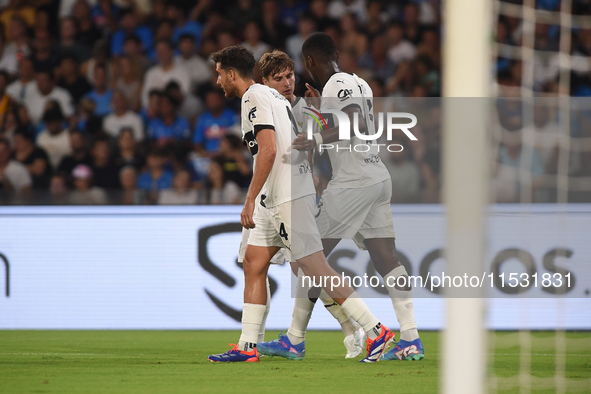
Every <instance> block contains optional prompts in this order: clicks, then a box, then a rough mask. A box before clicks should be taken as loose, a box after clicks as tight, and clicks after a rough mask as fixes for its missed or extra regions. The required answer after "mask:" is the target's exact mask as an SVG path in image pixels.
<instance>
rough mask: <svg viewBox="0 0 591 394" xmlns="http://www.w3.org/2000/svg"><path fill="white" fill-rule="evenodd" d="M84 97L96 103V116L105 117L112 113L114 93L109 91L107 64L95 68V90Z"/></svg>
mask: <svg viewBox="0 0 591 394" xmlns="http://www.w3.org/2000/svg"><path fill="white" fill-rule="evenodd" d="M84 97H87V98H89V99H91V100H92V101H94V102H95V103H96V108H95V110H94V114H95V115H97V116H101V117H104V116H107V115H108V114H109V113H111V101H112V100H113V91H112V90H111V89H109V80H108V75H107V67H106V65H105V64H102V63H100V64H97V65H96V66H95V67H94V89H93V90H91V91H90V92H89V93H87V94H86V95H85V96H84Z"/></svg>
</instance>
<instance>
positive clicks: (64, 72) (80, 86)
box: [57, 55, 92, 106]
mask: <svg viewBox="0 0 591 394" xmlns="http://www.w3.org/2000/svg"><path fill="white" fill-rule="evenodd" d="M59 75H60V77H59V79H58V83H57V85H58V86H59V87H61V88H63V89H65V90H67V91H68V93H70V96H72V100H73V101H74V105H75V106H76V105H78V103H79V102H80V99H81V98H82V96H84V95H85V94H87V93H88V92H90V91H91V90H92V85H91V84H90V83H89V82H88V80H87V79H86V78H84V77H83V76H82V75H81V74H80V66H79V63H78V60H77V59H76V57H75V56H71V55H66V56H64V57H62V62H61V64H60V67H59Z"/></svg>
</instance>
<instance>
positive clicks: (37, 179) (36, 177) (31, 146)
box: [13, 127, 52, 189]
mask: <svg viewBox="0 0 591 394" xmlns="http://www.w3.org/2000/svg"><path fill="white" fill-rule="evenodd" d="M13 159H15V160H17V161H19V162H20V163H22V164H23V165H24V166H25V167H26V168H27V171H29V174H31V177H32V180H33V189H48V188H49V180H50V179H51V173H52V171H51V165H50V164H49V156H47V153H46V152H45V151H44V150H43V149H42V148H39V147H38V146H35V136H34V135H33V132H32V131H30V130H29V129H27V128H26V127H21V128H19V129H18V130H17V131H16V133H15V134H14V153H13Z"/></svg>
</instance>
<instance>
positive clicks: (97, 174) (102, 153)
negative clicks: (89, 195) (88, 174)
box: [90, 138, 120, 190]
mask: <svg viewBox="0 0 591 394" xmlns="http://www.w3.org/2000/svg"><path fill="white" fill-rule="evenodd" d="M90 155H91V156H92V163H91V165H90V168H91V169H92V172H93V178H94V184H95V185H96V186H98V187H102V188H104V189H107V190H112V189H118V188H119V187H120V185H119V167H118V166H117V164H115V161H114V160H113V158H112V157H111V147H110V145H109V140H107V139H106V138H97V139H95V141H94V143H93V144H92V150H91V151H90Z"/></svg>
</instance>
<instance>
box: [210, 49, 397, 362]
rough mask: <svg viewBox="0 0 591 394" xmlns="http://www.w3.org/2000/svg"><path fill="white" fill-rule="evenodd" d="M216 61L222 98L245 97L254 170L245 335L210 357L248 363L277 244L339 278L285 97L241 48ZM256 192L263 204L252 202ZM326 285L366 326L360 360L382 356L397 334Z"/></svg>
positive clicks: (319, 278)
mask: <svg viewBox="0 0 591 394" xmlns="http://www.w3.org/2000/svg"><path fill="white" fill-rule="evenodd" d="M213 60H214V62H215V63H216V72H217V73H218V84H219V85H220V86H221V87H222V89H223V90H224V92H225V94H226V97H227V98H232V97H241V99H242V111H241V113H242V133H243V138H244V141H245V143H246V145H247V146H248V148H249V150H250V152H251V153H252V154H253V156H254V159H253V160H254V173H253V177H252V181H251V184H250V187H249V189H248V192H247V195H246V201H245V203H244V208H243V210H242V213H241V215H240V221H241V224H242V226H243V227H245V228H247V229H251V233H250V236H249V238H248V245H247V247H246V252H245V256H244V277H245V286H244V287H245V288H244V306H243V312H242V334H241V337H240V340H239V342H238V344H237V345H233V347H232V348H231V349H230V350H229V351H227V352H226V353H222V354H216V355H210V356H209V360H210V361H217V362H232V361H238V362H253V361H258V360H259V355H258V352H257V339H258V335H259V332H260V327H261V324H262V320H263V316H264V313H265V309H266V303H267V290H266V278H267V270H268V268H269V261H271V259H272V257H273V256H274V255H275V254H276V253H277V252H278V251H279V250H280V249H281V248H287V249H288V250H289V251H290V254H291V259H290V260H292V259H293V260H294V261H297V262H298V264H299V266H300V267H301V268H302V270H303V271H304V273H305V274H306V275H308V276H309V277H311V278H313V279H314V280H315V281H316V283H322V282H323V281H326V280H329V281H331V282H330V283H336V282H341V281H340V279H341V278H340V277H339V276H338V275H337V273H336V272H335V271H334V270H333V269H332V268H331V267H330V266H329V265H328V262H327V261H326V258H325V257H324V254H323V253H322V243H321V241H320V234H319V233H318V228H317V227H316V224H315V222H314V206H315V190H314V185H313V181H312V174H311V171H310V164H309V163H308V160H307V155H306V153H304V152H298V151H295V150H292V147H291V143H292V141H293V140H294V139H295V138H296V136H297V134H298V133H299V129H298V127H297V124H296V123H295V119H294V118H293V113H292V112H291V105H290V103H289V102H288V101H287V100H286V99H285V98H284V97H283V96H281V95H280V94H279V93H278V92H277V91H276V90H274V89H271V88H269V87H268V86H265V85H260V84H257V83H255V82H254V81H253V69H254V64H255V60H254V56H253V54H252V52H250V51H248V50H247V49H245V48H244V47H241V46H231V47H227V48H224V49H222V50H220V51H218V52H216V53H215V54H214V55H213ZM259 195H260V204H258V206H256V209H255V202H256V200H257V196H259ZM326 291H327V292H328V293H329V294H330V295H331V297H332V298H333V299H334V300H335V301H336V302H337V303H338V304H340V305H341V306H342V307H343V309H344V310H345V311H346V312H347V313H348V314H349V316H351V317H352V318H353V319H354V320H355V321H356V322H357V323H358V324H359V325H360V326H361V327H363V329H364V331H365V332H366V334H367V337H368V339H367V356H366V357H365V358H364V359H363V360H361V361H363V362H377V361H379V359H380V358H381V356H382V354H383V352H384V351H385V349H386V348H387V347H388V346H389V345H390V343H391V342H392V340H393V339H394V334H393V332H392V331H391V330H389V329H388V328H387V327H385V326H383V325H382V324H381V323H380V321H379V320H378V319H377V318H376V317H375V316H374V315H373V314H372V313H371V311H370V310H369V309H368V308H367V305H365V303H364V302H363V301H362V300H361V299H360V298H359V297H358V296H357V294H356V293H355V291H354V290H353V289H352V288H351V287H350V286H349V285H347V284H346V283H345V284H343V283H341V286H339V287H335V288H330V287H326ZM286 345H287V346H289V347H292V348H293V351H294V352H302V351H303V349H302V350H299V349H298V348H297V346H296V345H294V346H292V344H289V343H287V344H286Z"/></svg>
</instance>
